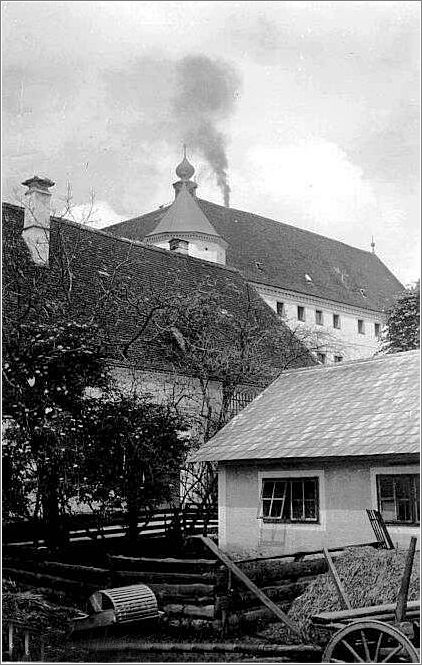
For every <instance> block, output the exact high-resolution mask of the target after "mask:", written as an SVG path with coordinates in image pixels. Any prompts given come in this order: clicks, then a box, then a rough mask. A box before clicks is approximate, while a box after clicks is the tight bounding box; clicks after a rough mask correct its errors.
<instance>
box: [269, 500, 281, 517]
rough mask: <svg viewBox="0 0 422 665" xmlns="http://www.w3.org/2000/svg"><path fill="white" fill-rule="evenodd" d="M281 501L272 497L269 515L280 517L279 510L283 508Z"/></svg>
mask: <svg viewBox="0 0 422 665" xmlns="http://www.w3.org/2000/svg"><path fill="white" fill-rule="evenodd" d="M283 503H284V502H283V501H281V500H279V499H278V500H276V499H274V501H273V505H272V506H271V513H270V517H281V511H282V509H283Z"/></svg>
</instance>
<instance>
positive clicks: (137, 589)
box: [89, 584, 159, 623]
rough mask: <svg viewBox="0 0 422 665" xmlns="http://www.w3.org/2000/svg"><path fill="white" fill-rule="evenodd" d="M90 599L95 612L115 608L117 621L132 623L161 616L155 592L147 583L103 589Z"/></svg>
mask: <svg viewBox="0 0 422 665" xmlns="http://www.w3.org/2000/svg"><path fill="white" fill-rule="evenodd" d="M89 600H90V603H91V605H92V607H93V609H94V611H95V612H99V611H102V610H108V609H112V610H114V614H115V617H116V623H132V622H135V621H142V620H144V619H156V618H158V616H159V612H158V605H157V599H156V597H155V594H154V592H153V591H152V589H150V588H149V587H148V586H146V585H145V584H131V585H130V586H122V587H117V588H116V589H101V590H100V591H96V593H94V594H93V595H92V596H91V598H90V599H89Z"/></svg>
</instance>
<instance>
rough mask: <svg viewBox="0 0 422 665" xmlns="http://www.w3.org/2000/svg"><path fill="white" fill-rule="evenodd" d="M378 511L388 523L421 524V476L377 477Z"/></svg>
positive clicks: (396, 475) (414, 474) (392, 475)
mask: <svg viewBox="0 0 422 665" xmlns="http://www.w3.org/2000/svg"><path fill="white" fill-rule="evenodd" d="M377 493H378V510H379V511H380V513H381V515H382V516H383V518H384V521H385V522H387V523H393V524H394V523H400V524H418V523H419V522H420V499H419V475H418V474H416V473H412V474H405V473H403V474H384V473H383V474H380V475H377Z"/></svg>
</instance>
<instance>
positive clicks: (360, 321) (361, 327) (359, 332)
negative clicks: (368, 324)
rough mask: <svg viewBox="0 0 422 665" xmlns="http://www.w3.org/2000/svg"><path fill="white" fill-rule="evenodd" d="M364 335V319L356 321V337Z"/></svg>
mask: <svg viewBox="0 0 422 665" xmlns="http://www.w3.org/2000/svg"><path fill="white" fill-rule="evenodd" d="M360 324H362V325H360ZM364 334H365V319H358V335H364Z"/></svg>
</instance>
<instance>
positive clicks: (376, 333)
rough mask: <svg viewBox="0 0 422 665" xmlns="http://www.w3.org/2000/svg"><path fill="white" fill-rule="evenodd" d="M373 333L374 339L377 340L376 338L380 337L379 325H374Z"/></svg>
mask: <svg viewBox="0 0 422 665" xmlns="http://www.w3.org/2000/svg"><path fill="white" fill-rule="evenodd" d="M374 333H375V337H376V338H377V339H378V337H379V336H380V335H381V324H380V323H374Z"/></svg>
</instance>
